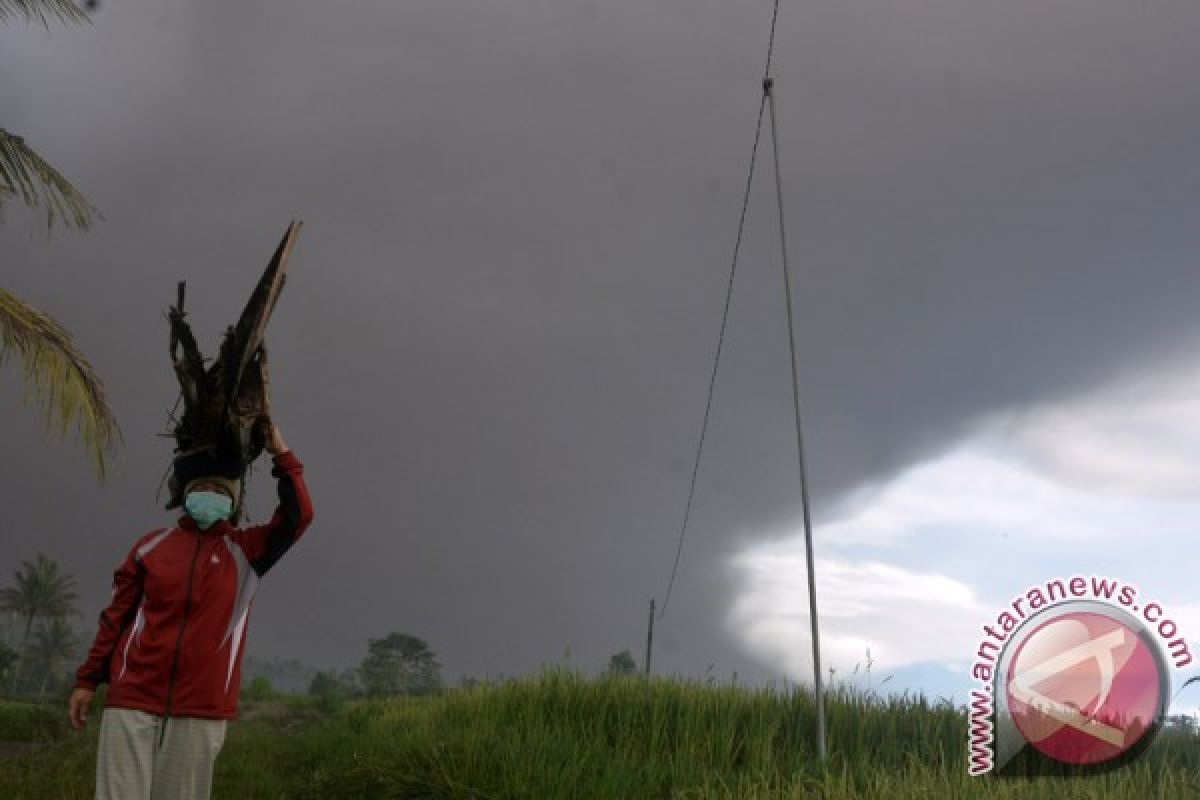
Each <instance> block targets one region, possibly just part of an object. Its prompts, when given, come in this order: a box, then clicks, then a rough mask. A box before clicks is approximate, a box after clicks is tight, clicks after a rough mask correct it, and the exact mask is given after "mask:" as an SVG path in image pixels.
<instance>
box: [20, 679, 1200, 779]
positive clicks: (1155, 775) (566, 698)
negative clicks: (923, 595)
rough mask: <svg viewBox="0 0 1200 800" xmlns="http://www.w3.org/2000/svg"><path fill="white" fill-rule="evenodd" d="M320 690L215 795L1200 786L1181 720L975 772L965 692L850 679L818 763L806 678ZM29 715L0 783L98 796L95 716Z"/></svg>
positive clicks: (239, 750)
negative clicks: (72, 720) (1144, 736)
mask: <svg viewBox="0 0 1200 800" xmlns="http://www.w3.org/2000/svg"><path fill="white" fill-rule="evenodd" d="M318 706H319V702H318V700H317V699H315V698H313V697H303V696H283V697H282V698H281V699H276V700H274V701H271V702H267V703H254V702H250V703H246V704H245V705H244V707H243V715H242V716H243V719H242V720H241V721H239V722H237V723H234V724H233V725H232V726H231V728H230V732H229V737H228V739H227V743H226V747H225V750H224V752H223V753H222V755H221V757H220V759H219V760H218V762H217V774H216V787H215V792H214V796H216V797H228V798H235V797H236V798H239V799H240V798H342V797H344V798H459V799H460V800H467V798H478V799H479V800H483V798H496V799H497V800H498V799H499V798H538V800H543V799H545V798H579V799H580V800H585V799H586V798H621V800H629V799H631V798H633V799H636V798H731V799H732V798H737V799H738V800H742V799H743V798H748V799H749V800H767V798H772V799H774V798H780V799H781V798H789V799H791V800H799V799H800V798H806V799H807V798H822V799H824V800H845V799H847V798H860V797H861V798H897V799H898V800H908V799H909V798H912V799H914V800H915V798H931V797H935V798H954V799H955V800H958V798H975V797H978V798H995V799H997V800H999V799H1000V798H1006V799H1010V800H1026V799H1027V798H1033V799H1034V800H1036V799H1037V798H1055V800H1058V799H1059V798H1064V799H1065V800H1073V799H1075V800H1084V798H1089V799H1090V798H1094V799H1095V800H1100V799H1101V798H1104V799H1105V800H1107V799H1108V798H1126V797H1129V798H1138V800H1151V799H1152V798H1182V797H1191V796H1196V793H1197V790H1198V789H1200V740H1197V739H1196V738H1195V737H1194V736H1193V735H1191V734H1189V733H1180V732H1174V731H1168V732H1166V733H1164V734H1163V735H1162V736H1160V737H1159V739H1158V740H1157V741H1156V742H1155V743H1154V745H1153V746H1152V747H1151V748H1150V750H1149V752H1148V753H1147V755H1146V756H1144V757H1143V758H1142V759H1141V760H1140V761H1138V762H1136V763H1134V764H1133V765H1132V766H1130V767H1128V768H1126V769H1123V770H1118V771H1116V772H1112V773H1108V774H1105V775H1101V776H1097V777H1092V778H1087V779H1070V780H1063V779H1053V778H1042V779H1036V780H1026V779H992V778H986V779H983V778H969V777H968V776H967V774H966V769H965V764H966V756H965V735H966V722H965V718H964V716H963V712H962V710H961V709H957V708H955V707H953V706H951V705H949V704H948V703H930V702H928V701H927V700H925V699H924V698H923V697H920V696H917V697H913V696H898V697H897V696H893V697H890V698H882V699H881V698H878V697H876V696H874V695H872V694H868V693H864V692H860V691H856V690H851V689H839V690H835V691H833V692H831V694H830V698H829V705H828V711H829V739H830V752H831V758H830V760H829V763H828V764H827V766H826V767H824V768H822V767H820V766H819V765H818V764H816V763H815V761H814V758H813V748H812V739H811V731H812V724H813V714H814V708H813V703H812V698H811V695H809V694H807V693H805V692H803V691H794V690H793V691H788V692H780V691H776V690H769V689H763V690H754V689H747V688H740V687H735V686H714V685H708V684H705V683H700V682H695V681H679V680H669V679H665V678H645V677H642V676H630V677H619V676H611V675H606V676H603V677H600V678H597V679H592V680H589V679H587V678H585V677H583V676H580V675H578V674H575V673H571V672H566V671H563V670H548V671H545V672H543V673H542V674H540V675H537V676H533V677H529V678H523V679H518V680H510V681H506V682H504V683H499V684H495V683H492V684H488V683H480V684H476V685H473V686H471V687H469V688H460V689H450V690H442V691H440V692H435V693H432V694H428V695H421V696H413V695H400V696H395V697H391V698H387V699H377V700H376V699H371V700H362V701H357V702H352V703H347V704H346V705H345V706H344V707H343V708H342V709H341V710H338V711H334V712H332V713H329V712H325V711H322V710H321V709H320V708H319V707H318ZM14 709H15V707H14V706H11V705H6V706H0V718H3V717H7V716H10V715H20V714H30V713H31V712H29V711H28V710H21V709H18V710H14ZM34 718H35V719H37V718H38V717H37V715H36V714H34ZM5 724H8V723H3V722H0V725H5ZM27 724H28V725H32V726H33V727H31V728H28V729H29V730H40V731H43V732H44V733H41V734H36V733H35V734H34V735H35V736H45V737H49V738H53V740H54V741H53V743H51V744H49V745H47V746H45V747H43V748H42V749H40V750H36V751H34V752H29V753H23V754H19V755H12V756H9V757H7V758H5V760H4V762H3V768H0V797H5V798H14V799H15V798H46V797H54V798H87V797H90V796H91V776H92V771H93V769H94V760H93V759H94V757H95V736H96V728H97V718H96V716H95V715H94V716H93V719H92V721H91V722H90V723H89V732H88V733H87V734H84V735H79V736H73V735H71V734H69V733H68V732H66V731H65V730H62V729H61V727H58V728H56V727H55V726H54V725H53V724H51V725H49V727H48V728H47V727H43V728H37V727H36V723H27ZM8 729H9V730H11V729H12V728H8ZM0 758H3V756H0Z"/></svg>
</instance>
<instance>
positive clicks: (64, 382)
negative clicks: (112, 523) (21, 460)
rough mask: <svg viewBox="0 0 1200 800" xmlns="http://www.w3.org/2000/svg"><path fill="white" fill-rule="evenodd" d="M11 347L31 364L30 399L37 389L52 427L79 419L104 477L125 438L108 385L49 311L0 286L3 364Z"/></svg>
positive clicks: (64, 429)
mask: <svg viewBox="0 0 1200 800" xmlns="http://www.w3.org/2000/svg"><path fill="white" fill-rule="evenodd" d="M10 352H15V353H17V354H18V355H20V357H21V360H22V362H23V364H24V367H25V389H26V400H27V401H28V399H29V395H30V393H35V394H37V396H38V398H39V399H40V400H41V401H42V402H43V404H44V406H45V410H46V424H47V427H49V428H53V427H54V423H55V421H57V422H58V427H59V429H60V433H61V434H65V433H66V432H67V430H68V428H69V427H70V426H71V424H72V423H74V424H75V426H76V429H77V432H78V435H79V438H80V440H81V441H82V442H83V444H84V447H85V448H86V449H87V450H88V451H89V452H90V454H91V456H92V459H93V461H94V463H95V466H96V471H97V473H98V475H99V477H100V478H101V479H102V480H103V478H104V475H105V471H106V466H107V462H108V457H109V456H110V455H111V454H112V452H113V450H114V449H115V447H116V445H117V444H118V443H119V442H120V441H121V431H120V428H119V427H118V426H117V420H116V418H115V416H114V415H113V412H112V409H110V408H109V406H108V401H107V399H106V398H105V394H104V386H103V384H102V383H101V382H100V378H99V377H97V375H96V372H95V370H93V369H92V366H91V364H89V363H88V362H87V359H85V358H84V357H83V354H81V353H80V352H79V350H78V349H77V348H76V346H75V342H74V340H73V339H72V338H71V334H70V333H68V332H67V330H66V329H65V328H63V327H62V326H61V325H59V324H58V323H57V322H56V321H55V320H54V319H53V318H52V317H50V316H49V315H47V314H45V313H43V312H41V311H39V310H37V309H36V308H33V307H32V306H30V305H28V304H26V303H24V302H22V301H21V300H18V299H17V298H16V297H13V296H12V295H11V294H9V293H8V292H6V291H5V290H3V289H0V363H3V361H4V360H5V358H6V357H7V356H8V354H9V353H10Z"/></svg>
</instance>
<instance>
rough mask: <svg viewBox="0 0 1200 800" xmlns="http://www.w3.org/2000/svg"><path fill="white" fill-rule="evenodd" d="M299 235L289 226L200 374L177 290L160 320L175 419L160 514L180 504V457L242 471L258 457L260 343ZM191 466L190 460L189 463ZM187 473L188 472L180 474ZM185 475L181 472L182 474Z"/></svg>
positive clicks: (263, 386) (263, 406)
mask: <svg viewBox="0 0 1200 800" xmlns="http://www.w3.org/2000/svg"><path fill="white" fill-rule="evenodd" d="M299 233H300V223H299V222H293V223H292V224H290V225H289V226H288V228H287V231H286V232H285V233H284V236H283V240H282V241H281V242H280V243H279V247H277V248H276V250H275V255H274V256H273V257H272V258H271V261H270V263H269V264H268V265H267V269H266V271H265V272H264V273H263V276H262V278H261V279H259V282H258V285H257V287H255V290H254V292H253V293H252V294H251V295H250V299H249V301H248V302H247V303H246V307H245V308H244V309H243V310H242V315H241V317H240V318H239V319H238V322H237V324H236V325H231V326H229V327H228V328H227V329H226V332H225V336H224V339H223V340H222V342H221V348H220V351H219V354H218V355H217V358H216V360H215V361H214V362H213V363H212V364H211V365H209V366H207V367H206V366H205V364H204V358H203V356H202V355H201V354H200V349H199V347H198V346H197V344H196V339H195V336H193V334H192V330H191V327H190V326H189V325H188V322H187V314H186V312H185V311H184V290H185V285H184V284H183V283H180V284H179V290H178V297H177V299H176V303H175V305H174V306H172V307H171V308H170V310H169V311H168V312H167V320H168V322H169V324H170V336H171V344H170V351H171V362H172V364H173V366H174V368H175V376H176V378H178V379H179V387H180V393H181V398H182V400H183V414H182V415H181V416H180V418H179V420H178V421H177V423H176V425H175V427H174V429H173V430H172V432H171V435H172V436H174V437H175V445H176V447H175V452H176V453H177V454H178V455H177V457H176V462H175V463H176V469H175V473H176V475H175V479H174V480H172V481H171V483H170V486H171V500H170V502H169V503H168V505H167V508H174V507H175V506H177V505H179V504H180V502H182V497H181V492H182V489H183V487H184V483H185V481H184V480H182V479H181V476H180V475H179V473H180V472H181V470H183V469H184V468H183V467H182V466H181V463H182V461H181V460H182V459H184V458H185V457H195V456H196V455H197V454H203V463H210V464H213V465H214V468H215V467H216V465H222V469H223V470H225V473H224V474H227V476H228V477H232V476H231V475H228V470H229V467H228V465H230V464H234V465H240V466H239V467H238V469H237V470H235V471H243V470H244V469H245V468H246V467H247V466H249V465H250V464H251V463H252V462H253V461H254V460H255V459H256V458H258V456H259V455H260V454H261V453H262V451H263V449H264V447H265V445H266V434H267V430H266V428H265V424H266V418H267V416H268V414H269V403H268V396H267V394H268V386H267V353H266V347H265V345H264V342H263V338H264V335H265V332H266V327H267V323H268V322H269V321H270V318H271V312H272V311H273V310H274V309H275V303H276V301H278V299H279V293H280V292H281V291H282V289H283V284H284V281H285V279H286V276H287V262H288V257H289V255H290V254H291V251H292V246H293V245H294V244H295V241H296V237H297V236H298V235H299ZM189 463H195V462H194V459H193V461H192V462H189ZM187 469H191V467H190V466H189V467H187ZM184 471H186V470H184Z"/></svg>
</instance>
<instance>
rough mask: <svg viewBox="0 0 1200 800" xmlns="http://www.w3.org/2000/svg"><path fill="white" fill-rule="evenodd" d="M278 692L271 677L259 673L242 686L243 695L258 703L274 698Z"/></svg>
mask: <svg viewBox="0 0 1200 800" xmlns="http://www.w3.org/2000/svg"><path fill="white" fill-rule="evenodd" d="M278 694H279V693H278V692H276V691H275V687H274V685H272V683H271V679H270V678H268V677H267V676H266V675H259V676H258V677H256V678H255V679H254V680H252V681H250V682H249V683H247V684H246V685H244V686H243V687H242V697H243V698H244V699H246V700H251V701H253V702H256V703H265V702H266V701H268V700H274V699H275V698H276V697H277V696H278Z"/></svg>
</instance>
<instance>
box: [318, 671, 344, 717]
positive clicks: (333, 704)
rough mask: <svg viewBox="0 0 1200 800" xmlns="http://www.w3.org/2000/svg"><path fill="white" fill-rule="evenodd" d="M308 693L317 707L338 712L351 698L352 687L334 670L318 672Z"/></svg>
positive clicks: (329, 712)
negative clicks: (334, 672)
mask: <svg viewBox="0 0 1200 800" xmlns="http://www.w3.org/2000/svg"><path fill="white" fill-rule="evenodd" d="M308 693H309V695H310V696H311V697H312V698H313V700H315V701H316V703H317V708H319V709H321V710H322V711H324V712H325V713H326V714H333V713H336V712H337V711H338V710H339V709H340V708H341V707H342V706H343V705H345V704H346V701H347V700H349V699H350V694H351V688H350V687H349V686H347V685H346V684H345V683H343V682H342V681H341V680H340V679H339V678H338V676H337V675H335V674H333V673H332V672H325V671H321V672H318V673H317V674H316V675H315V676H314V677H313V679H312V683H310V684H309V685H308Z"/></svg>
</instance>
